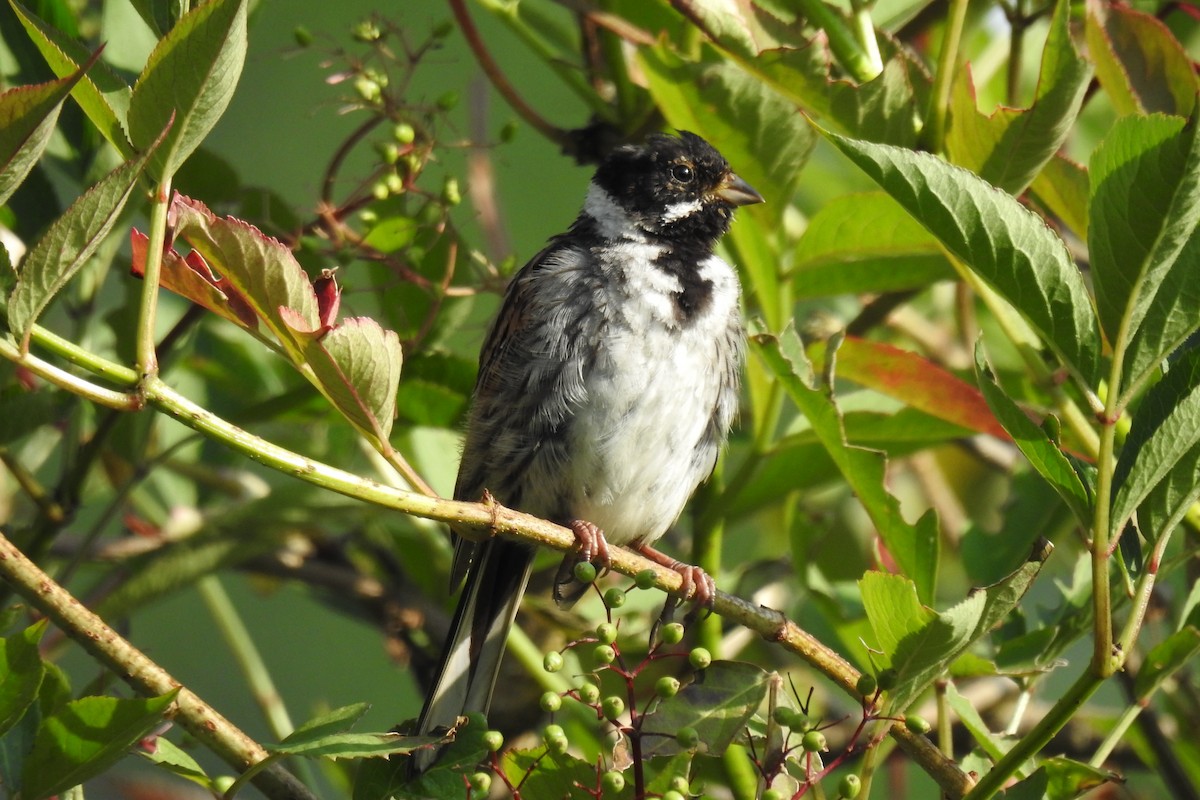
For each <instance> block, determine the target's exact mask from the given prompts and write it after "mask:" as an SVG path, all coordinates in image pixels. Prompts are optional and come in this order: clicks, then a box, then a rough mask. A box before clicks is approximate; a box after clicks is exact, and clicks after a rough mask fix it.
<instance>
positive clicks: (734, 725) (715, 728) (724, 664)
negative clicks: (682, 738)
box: [641, 661, 770, 757]
mask: <svg viewBox="0 0 1200 800" xmlns="http://www.w3.org/2000/svg"><path fill="white" fill-rule="evenodd" d="M769 679H770V674H769V673H767V672H766V671H765V670H763V669H762V668H761V667H758V666H755V665H754V664H747V663H745V662H742V661H714V662H713V663H712V664H710V665H709V666H708V667H706V668H705V669H703V670H700V671H699V672H698V673H697V674H696V678H695V680H693V681H692V682H691V683H689V684H687V685H685V686H684V687H683V688H682V689H680V690H679V693H678V694H676V695H675V696H674V697H670V698H667V699H666V700H663V701H662V703H660V704H659V705H658V706H657V707H655V709H654V710H653V711H651V712H650V713H649V714H645V715H644V716H643V717H642V728H641V730H642V734H643V737H644V738H643V740H642V754H643V755H644V756H646V757H650V756H661V755H672V754H674V753H677V752H679V751H680V750H681V749H682V748H680V746H679V743H678V742H677V741H676V740H675V734H676V733H678V732H679V730H680V729H681V728H695V729H696V732H697V733H699V734H700V741H701V742H702V743H703V745H704V747H705V752H707V753H708V754H709V755H712V756H720V755H721V754H722V753H724V752H725V750H726V748H728V747H729V745H730V744H731V743H732V742H733V740H734V739H736V738H737V737H738V736H740V735H741V734H742V731H743V729H744V728H745V726H746V721H747V720H749V719H750V717H751V715H753V714H754V712H755V711H756V710H758V706H759V704H761V703H762V701H763V698H765V697H766V696H767V683H768V681H769Z"/></svg>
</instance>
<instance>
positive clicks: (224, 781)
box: [212, 775, 237, 794]
mask: <svg viewBox="0 0 1200 800" xmlns="http://www.w3.org/2000/svg"><path fill="white" fill-rule="evenodd" d="M235 783H237V778H235V777H233V776H232V775H218V776H217V777H215V778H213V780H212V784H213V788H214V789H216V790H217V791H218V792H220V793H221V794H225V793H226V792H228V791H229V789H230V788H231V787H232V786H233V784H235Z"/></svg>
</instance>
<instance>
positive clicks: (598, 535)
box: [571, 519, 612, 575]
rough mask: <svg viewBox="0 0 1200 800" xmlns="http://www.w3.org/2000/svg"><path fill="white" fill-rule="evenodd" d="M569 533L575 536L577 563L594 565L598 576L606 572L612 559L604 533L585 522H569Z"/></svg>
mask: <svg viewBox="0 0 1200 800" xmlns="http://www.w3.org/2000/svg"><path fill="white" fill-rule="evenodd" d="M571 531H572V532H573V533H574V534H575V555H576V558H577V559H578V561H587V562H589V563H591V564H593V565H595V567H596V569H597V570H598V571H599V574H600V575H604V574H606V573H607V572H608V570H609V567H610V566H611V564H612V558H611V556H610V554H609V550H608V540H607V539H605V538H604V531H602V530H600V528H599V527H597V526H596V525H594V524H593V523H591V522H588V521H587V520H582V519H574V520H571Z"/></svg>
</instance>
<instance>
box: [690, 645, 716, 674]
mask: <svg viewBox="0 0 1200 800" xmlns="http://www.w3.org/2000/svg"><path fill="white" fill-rule="evenodd" d="M688 663H690V664H691V665H692V666H693V667H695V668H696V669H704V668H705V667H707V666H708V665H709V664H711V663H712V653H710V652H708V650H707V649H706V648H704V647H693V648H692V652H690V653H688Z"/></svg>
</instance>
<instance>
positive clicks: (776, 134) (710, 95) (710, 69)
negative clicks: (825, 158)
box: [639, 47, 816, 218]
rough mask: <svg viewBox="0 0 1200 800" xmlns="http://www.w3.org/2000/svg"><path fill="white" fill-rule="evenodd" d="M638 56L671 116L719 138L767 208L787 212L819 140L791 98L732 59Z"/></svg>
mask: <svg viewBox="0 0 1200 800" xmlns="http://www.w3.org/2000/svg"><path fill="white" fill-rule="evenodd" d="M639 54H640V56H641V59H640V61H641V65H642V68H643V69H644V70H645V71H646V77H647V80H648V83H649V89H650V94H651V95H652V96H653V97H654V99H655V100H656V101H657V103H658V105H659V107H660V108H661V109H662V112H663V115H664V116H665V117H666V118H667V121H668V122H669V123H670V124H671V125H672V126H673V127H675V128H679V129H684V130H690V131H693V132H695V133H697V134H699V135H701V136H703V137H705V138H707V139H709V140H710V141H714V142H720V143H721V153H722V154H723V155H724V156H725V157H726V158H727V159H728V160H729V163H730V164H732V165H733V169H734V171H735V172H737V174H738V175H740V176H741V177H742V178H744V179H745V180H746V181H748V182H749V183H750V185H751V186H753V187H755V188H756V189H758V190H759V191H760V192H762V193H763V197H765V198H766V200H767V203H766V206H765V207H764V209H763V211H762V212H761V213H764V214H768V215H770V216H772V217H774V218H778V217H780V216H782V214H783V212H784V209H786V208H787V205H788V203H789V201H790V200H791V198H792V193H793V191H794V190H795V187H796V182H797V181H798V180H799V177H800V168H801V167H802V166H803V165H804V163H805V162H806V161H807V160H808V156H809V153H811V152H812V148H813V145H814V144H815V143H816V137H815V136H814V135H813V131H812V127H811V126H810V125H809V124H808V123H807V122H805V120H804V118H803V117H802V116H800V115H799V114H797V113H796V112H795V108H794V107H793V106H792V104H791V103H789V102H788V101H787V100H786V99H785V98H784V97H783V96H781V95H780V94H778V93H777V92H776V91H775V90H774V89H773V88H771V86H770V85H768V84H766V83H764V82H763V81H761V80H758V79H757V78H755V77H754V76H752V75H751V74H749V73H748V72H746V71H745V70H743V69H742V68H741V67H739V66H737V65H735V64H733V63H731V62H729V61H727V60H722V61H718V62H715V63H701V64H695V63H690V62H685V61H682V60H680V59H679V58H678V57H677V56H675V55H673V54H672V53H671V52H670V51H669V50H667V49H666V48H665V47H658V48H643V49H641V50H640V51H639Z"/></svg>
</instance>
